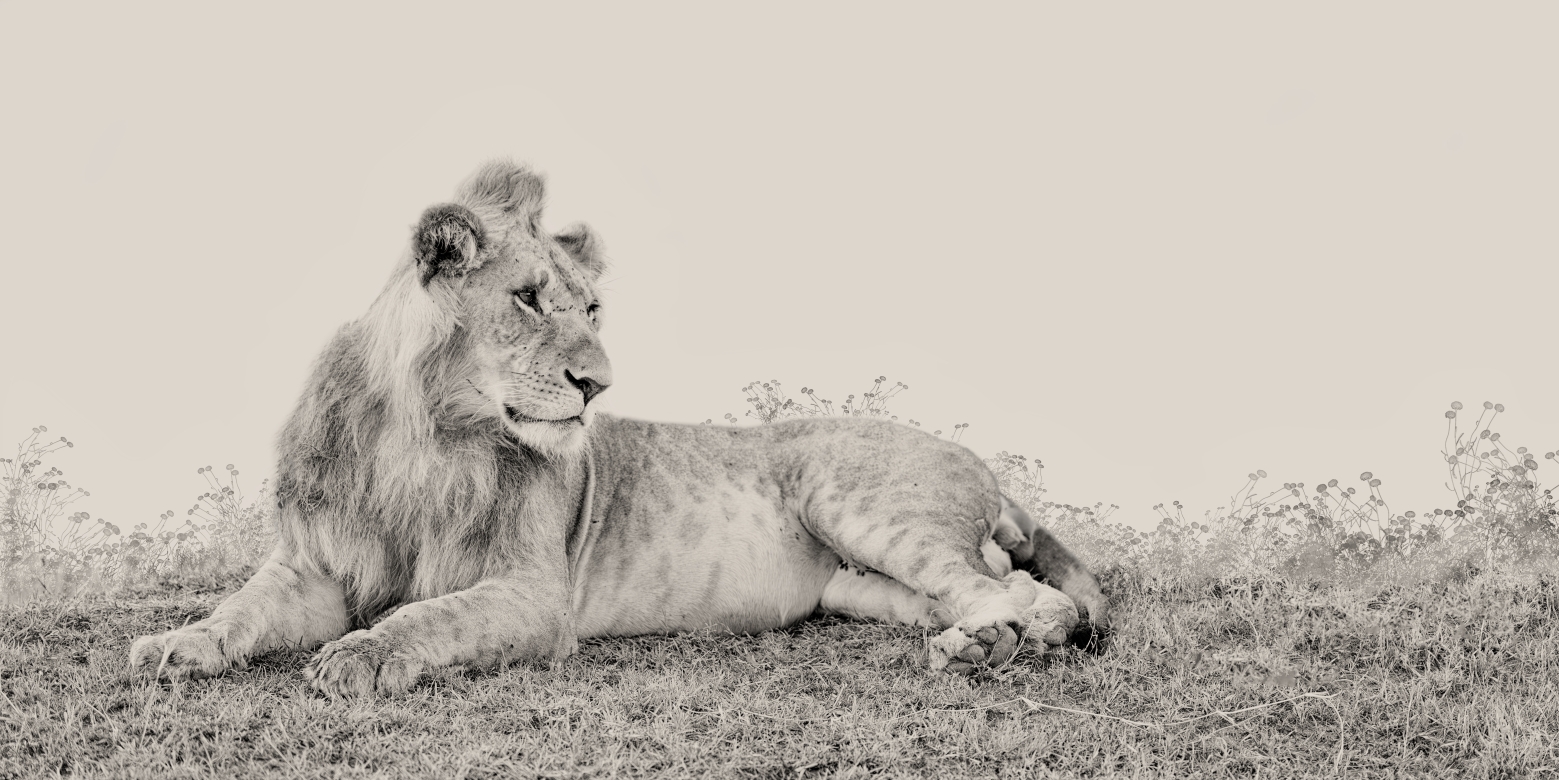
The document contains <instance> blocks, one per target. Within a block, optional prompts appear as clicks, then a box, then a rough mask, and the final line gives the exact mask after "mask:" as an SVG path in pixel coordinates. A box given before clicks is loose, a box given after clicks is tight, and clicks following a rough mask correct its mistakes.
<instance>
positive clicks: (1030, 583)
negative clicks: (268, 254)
mask: <svg viewBox="0 0 1559 780" xmlns="http://www.w3.org/2000/svg"><path fill="white" fill-rule="evenodd" d="M543 195H544V187H543V180H542V178H541V177H540V176H539V175H538V174H536V173H534V172H532V171H531V170H530V169H529V168H527V167H525V166H521V165H517V164H514V163H511V162H506V161H504V162H494V163H490V164H487V165H485V166H483V167H481V168H480V169H478V170H477V171H476V172H475V173H474V174H473V175H472V177H471V178H470V179H468V180H467V181H466V182H465V183H464V184H463V185H462V186H461V187H460V188H459V190H458V192H457V196H456V198H455V200H454V201H453V202H450V203H445V204H441V205H435V206H433V207H431V208H429V209H427V211H426V212H424V213H423V214H422V216H421V219H420V220H419V221H418V222H417V224H416V225H415V227H414V228H413V231H412V239H411V241H410V248H409V251H408V252H407V254H406V256H405V258H404V260H403V261H402V262H401V263H400V264H399V265H398V266H397V267H396V269H395V270H394V272H393V273H392V275H391V277H390V280H389V282H388V283H387V284H386V285H385V287H384V289H383V291H382V292H381V293H380V295H379V297H378V298H377V299H376V300H375V301H374V303H373V304H372V305H371V306H370V307H369V309H368V312H367V313H366V314H365V315H364V316H363V317H362V318H361V319H359V320H357V321H355V322H352V323H350V324H347V325H345V326H344V327H342V328H341V329H340V330H339V331H338V332H337V333H336V335H335V337H334V338H333V339H332V340H331V341H330V343H329V345H328V346H327V347H326V348H325V350H324V352H323V354H321V356H320V357H319V359H318V361H317V363H316V365H315V368H314V369H313V373H312V376H311V378H310V379H309V380H308V382H307V385H306V388H305V390H304V392H303V395H302V398H301V399H300V400H299V401H298V404H297V407H296V409H295V411H294V412H293V413H292V415H291V417H290V419H289V420H288V421H287V423H286V425H285V426H284V428H283V430H282V431H281V434H280V436H279V438H278V444H277V450H278V468H277V475H276V483H275V498H276V501H277V532H278V533H277V542H276V547H275V550H274V551H273V552H272V553H271V555H270V557H269V558H268V559H267V560H266V561H265V563H264V564H263V565H262V566H261V567H260V568H259V570H258V571H257V572H256V573H255V574H254V576H253V577H252V578H250V579H249V580H248V582H246V583H245V584H244V585H243V587H241V588H240V589H239V590H238V591H237V592H235V593H233V594H232V595H231V596H229V597H228V598H227V599H226V600H225V601H223V602H222V603H221V605H220V606H218V607H217V608H216V610H215V611H213V612H212V614H211V616H210V617H207V618H206V619H204V620H201V621H199V622H196V623H193V624H190V625H187V626H184V627H182V628H176V629H173V630H170V631H167V632H166V633H162V634H158V635H154V636H145V637H141V638H140V639H138V640H136V641H135V643H134V644H133V646H132V647H131V649H130V666H131V669H132V671H133V672H135V673H138V674H141V675H144V676H147V677H152V678H156V679H163V680H180V679H186V678H193V677H203V676H211V675H217V674H220V673H222V672H223V671H225V670H227V669H232V668H242V667H244V666H245V665H246V664H247V662H248V661H249V659H251V658H253V657H255V656H257V655H259V654H262V653H265V652H267V651H270V650H273V649H277V648H282V647H301V648H308V649H313V648H316V647H317V648H319V651H318V652H317V653H316V654H315V655H314V656H313V658H312V660H311V661H310V662H309V663H308V665H307V667H306V669H305V676H306V677H307V679H308V680H309V681H310V683H311V684H312V686H313V687H314V688H315V689H317V690H318V691H320V692H321V693H323V694H325V695H327V696H329V697H331V698H341V697H354V696H372V695H376V694H377V695H391V694H395V693H398V692H401V691H405V690H407V689H408V688H410V687H411V686H412V685H414V684H415V683H416V682H417V680H418V679H419V677H421V676H422V675H423V674H425V673H427V672H429V671H430V670H435V669H439V668H442V667H450V666H460V667H468V668H494V667H501V666H503V665H505V664H508V663H511V662H516V661H529V662H535V663H556V662H558V661H559V660H561V659H563V658H566V657H567V656H569V655H570V654H571V653H573V652H574V651H575V650H576V649H577V647H578V642H579V640H581V639H589V638H593V637H605V636H625V635H643V634H665V633H674V632H679V631H689V630H698V629H710V628H713V629H719V630H729V631H734V632H757V631H763V630H766V629H773V628H779V627H782V626H786V625H789V624H791V623H794V622H796V621H798V620H801V619H804V618H806V617H808V616H809V615H812V614H813V613H814V612H816V611H818V610H819V609H821V610H822V611H825V612H832V613H839V614H844V615H849V616H854V617H859V618H870V619H877V620H884V621H891V622H895V623H905V624H911V625H919V626H926V627H928V628H929V629H931V630H932V631H933V633H934V636H933V637H932V638H931V639H930V641H929V659H930V663H929V666H930V667H931V668H932V669H933V670H949V671H952V672H961V673H971V672H974V671H975V670H977V669H980V668H987V667H995V666H1000V665H1002V664H1005V663H1007V662H1008V661H1009V659H1011V658H1012V656H1013V654H1014V653H1015V652H1016V651H1017V649H1018V648H1019V644H1020V641H1021V638H1023V637H1034V638H1037V640H1038V643H1039V645H1040V649H1041V650H1044V649H1046V648H1049V647H1050V646H1053V645H1058V644H1061V643H1062V642H1064V641H1066V640H1067V639H1068V637H1069V636H1071V637H1072V641H1074V642H1092V641H1095V639H1094V638H1095V637H1097V636H1098V635H1099V632H1100V631H1102V630H1103V629H1104V628H1105V627H1106V626H1107V616H1106V604H1105V599H1104V596H1103V594H1102V593H1101V591H1100V588H1099V585H1098V582H1097V581H1096V580H1095V578H1094V577H1093V575H1091V574H1090V573H1089V572H1088V571H1087V570H1086V569H1085V568H1084V567H1083V566H1082V565H1081V564H1080V563H1079V562H1078V560H1077V558H1076V557H1075V556H1073V555H1072V553H1071V552H1069V551H1068V550H1067V549H1066V548H1065V547H1064V546H1062V545H1061V544H1060V543H1058V542H1057V541H1056V540H1055V539H1054V538H1053V537H1051V536H1050V535H1049V534H1048V533H1046V532H1045V531H1044V530H1043V529H1042V528H1040V527H1039V526H1038V524H1036V523H1035V522H1034V521H1033V520H1032V519H1031V518H1030V517H1029V516H1028V515H1027V514H1025V513H1024V512H1023V510H1022V509H1020V508H1019V507H1017V506H1016V505H1014V504H1012V503H1011V502H1009V501H1008V500H1007V499H1006V498H1005V497H1003V496H1002V494H1001V492H1000V490H999V489H998V485H997V481H996V479H995V478H994V477H993V476H992V474H991V472H990V471H989V470H988V469H987V468H986V467H985V465H984V463H983V462H982V461H981V460H980V459H979V458H978V457H976V456H975V455H974V454H973V453H971V452H970V451H969V450H967V449H965V448H964V447H962V446H961V445H958V444H956V443H953V442H949V441H945V440H942V439H939V438H937V437H934V436H931V435H928V434H926V433H924V432H921V431H918V430H915V429H912V428H909V427H906V426H902V425H899V424H897V423H894V422H889V421H884V420H879V419H869V418H814V419H803V420H790V421H785V422H779V423H774V424H770V425H764V426H754V427H736V426H732V427H716V426H712V425H677V424H665V423H654V422H642V421H639V420H632V419H624V418H618V417H612V416H609V415H606V414H597V406H598V405H597V404H596V399H597V398H599V397H600V395H601V393H602V392H604V391H605V390H606V389H607V388H609V387H610V386H611V384H612V381H613V376H612V368H611V364H610V362H609V361H608V360H607V356H606V352H605V350H604V349H603V348H602V345H601V340H600V337H599V332H600V329H601V326H602V307H601V300H600V295H599V293H598V290H597V283H598V282H599V280H600V278H601V275H602V272H603V271H604V269H605V267H606V264H605V262H604V259H603V254H602V249H601V243H600V241H599V240H598V239H597V238H596V236H595V234H594V233H593V232H592V231H591V230H590V229H589V228H588V227H586V226H584V225H582V224H576V225H572V226H570V227H567V228H565V229H563V230H562V231H561V232H558V233H555V234H550V235H549V234H548V233H546V232H545V231H543V230H542V228H541V213H542V200H543ZM1035 574H1037V575H1039V576H1040V577H1041V578H1042V579H1045V580H1048V581H1049V582H1053V583H1055V585H1056V586H1058V587H1059V590H1058V589H1056V588H1053V587H1051V586H1050V585H1047V584H1043V583H1042V582H1040V581H1037V580H1036V579H1035V578H1034V576H1033V575H1035ZM1079 608H1080V609H1079ZM1084 617H1086V620H1085V619H1084Z"/></svg>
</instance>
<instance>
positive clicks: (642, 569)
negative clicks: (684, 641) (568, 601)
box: [575, 486, 839, 637]
mask: <svg viewBox="0 0 1559 780" xmlns="http://www.w3.org/2000/svg"><path fill="white" fill-rule="evenodd" d="M606 525H607V526H608V527H606V528H603V529H602V532H601V535H600V537H599V538H597V539H596V540H595V542H594V544H593V545H592V546H591V551H590V553H589V555H588V556H587V558H586V560H585V561H583V566H582V567H581V570H580V571H579V575H580V581H579V582H578V583H577V584H576V601H575V608H576V610H577V613H576V614H577V620H578V622H577V624H576V625H577V626H578V632H579V636H580V637H590V636H610V635H616V636H623V635H633V634H649V633H665V632H674V631H685V630H695V629H701V628H719V629H727V630H731V631H741V632H747V631H761V630H764V629H769V628H777V627H779V626H784V625H788V624H790V623H793V622H795V621H797V620H800V619H801V618H804V617H806V616H807V615H810V614H811V613H812V612H813V611H814V610H815V609H816V608H817V606H818V603H819V602H820V601H821V599H822V594H823V589H824V587H826V586H827V584H828V581H829V579H830V577H832V576H833V572H834V570H835V569H836V568H837V567H838V566H839V557H838V556H837V555H835V554H834V553H833V552H832V551H831V550H829V549H828V548H827V547H825V546H824V545H823V544H822V543H821V542H819V541H817V539H815V538H814V537H813V536H812V535H811V534H810V533H808V532H807V531H806V529H804V528H803V527H802V525H801V522H800V520H799V519H798V518H797V517H796V516H795V513H793V512H789V511H787V510H786V509H785V508H784V507H781V506H778V505H777V502H776V501H775V500H774V498H773V497H772V496H771V495H765V494H764V493H763V491H759V490H757V489H747V490H743V489H740V488H738V487H736V486H725V487H724V488H723V489H719V490H716V491H714V492H713V493H712V494H710V495H708V496H706V497H705V498H703V499H702V500H697V501H695V500H691V499H688V500H677V501H675V504H674V505H672V506H650V507H640V508H636V509H635V510H634V511H631V512H627V513H624V514H621V515H618V516H616V517H611V516H608V520H607V522H606Z"/></svg>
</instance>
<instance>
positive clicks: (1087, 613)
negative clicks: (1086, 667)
mask: <svg viewBox="0 0 1559 780" xmlns="http://www.w3.org/2000/svg"><path fill="white" fill-rule="evenodd" d="M1001 515H1002V516H1001V519H1000V520H998V521H997V525H998V529H997V531H998V532H997V534H996V537H997V538H996V542H997V544H998V545H1000V546H1001V547H1002V549H1005V550H1006V551H1007V555H1009V556H1010V557H1011V558H1012V565H1013V567H1014V568H1018V569H1023V570H1025V571H1027V572H1029V573H1030V574H1032V575H1034V578H1035V579H1037V580H1041V581H1044V582H1048V583H1050V584H1051V585H1052V586H1054V587H1056V588H1058V589H1059V590H1060V591H1061V592H1062V593H1065V594H1066V595H1067V596H1070V597H1071V599H1072V601H1073V602H1074V603H1076V604H1077V611H1078V613H1079V615H1080V616H1081V617H1082V620H1080V621H1078V623H1077V628H1076V629H1075V630H1074V631H1073V632H1072V634H1071V636H1069V637H1068V638H1067V641H1068V642H1070V643H1071V644H1074V645H1077V646H1078V647H1081V648H1083V649H1085V650H1091V651H1093V652H1098V651H1100V650H1103V649H1104V642H1105V640H1106V639H1107V638H1108V636H1109V633H1110V613H1109V606H1108V604H1107V603H1106V601H1105V598H1104V592H1103V591H1102V590H1100V588H1099V580H1097V579H1095V578H1094V576H1093V574H1091V573H1089V571H1088V569H1087V568H1086V567H1084V566H1083V562H1082V561H1079V560H1078V559H1077V556H1076V555H1073V554H1072V551H1071V550H1068V549H1066V545H1064V544H1061V542H1060V541H1057V539H1056V538H1055V537H1054V536H1052V535H1051V534H1050V532H1049V531H1046V530H1045V529H1044V528H1042V527H1040V525H1039V523H1037V522H1035V521H1034V518H1032V517H1029V513H1028V512H1025V511H1023V507H1020V506H1018V505H1017V504H1014V503H1012V502H1011V501H1009V500H1007V497H1006V496H1002V497H1001ZM1007 522H1010V523H1011V524H1012V525H1014V526H1016V527H1017V530H1018V531H1020V532H1021V537H1019V535H1017V534H1011V533H1010V532H1009V533H1006V534H1004V533H1002V532H1001V531H1003V530H1008V529H1002V528H1001V527H1000V526H1003V525H1006V524H1007ZM1003 537H1007V538H1003Z"/></svg>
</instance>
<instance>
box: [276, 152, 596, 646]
mask: <svg viewBox="0 0 1559 780" xmlns="http://www.w3.org/2000/svg"><path fill="white" fill-rule="evenodd" d="M461 192H462V194H461V196H460V198H459V203H460V204H461V205H463V206H465V207H466V208H468V209H470V210H471V211H472V212H473V213H475V214H477V215H478V216H479V217H481V218H482V220H483V223H484V225H485V226H486V227H487V229H489V230H493V229H507V228H513V227H515V226H519V227H522V228H528V229H530V230H532V231H534V230H537V229H538V228H537V226H536V220H537V216H536V215H537V213H538V212H539V210H540V207H541V180H540V178H539V177H538V176H536V175H535V174H533V173H531V172H530V171H529V170H527V169H524V168H517V167H514V166H504V165H495V166H490V167H489V168H485V169H483V170H482V171H479V172H478V173H477V174H476V175H475V176H474V177H473V178H472V180H471V181H469V182H468V183H467V184H466V185H465V186H464V187H463V188H462V191H461ZM454 297H455V296H454V294H453V293H452V292H451V291H450V290H449V289H448V287H447V286H440V285H428V286H425V280H424V278H423V277H422V273H421V271H420V270H419V267H418V264H417V263H416V262H415V260H414V258H412V257H411V256H408V257H406V258H403V260H402V261H401V263H400V265H399V267H398V268H397V270H396V271H395V273H394V274H393V275H392V276H391V278H390V280H389V282H388V284H386V286H385V288H384V290H383V291H382V292H381V293H380V294H379V297H378V298H377V299H376V300H375V301H374V303H373V305H372V306H371V307H370V308H369V310H368V312H367V313H366V314H365V315H364V316H363V317H362V318H361V319H359V320H357V321H355V322H352V323H349V324H347V325H346V326H344V327H342V328H341V330H340V331H338V332H337V333H336V335H335V337H334V338H333V339H332V341H331V342H330V344H329V346H328V347H327V348H326V349H325V351H324V352H323V354H322V355H321V356H320V358H319V360H318V362H317V363H316V365H315V367H314V369H313V373H312V376H311V377H310V379H309V380H308V383H307V385H306V388H305V392H304V393H303V395H302V398H301V400H300V401H299V403H298V406H297V408H296V410H295V411H294V413H293V415H292V417H291V418H290V420H289V421H288V423H287V424H286V426H285V427H284V428H283V430H282V432H281V434H280V437H279V441H278V446H277V449H278V455H279V462H280V465H279V468H278V475H277V482H276V495H277V500H278V502H279V509H280V511H279V514H278V518H279V520H278V522H279V533H280V539H281V543H282V544H283V545H285V546H286V547H287V548H288V549H289V551H290V552H292V553H293V554H302V555H304V557H306V558H307V557H313V558H315V560H313V561H312V563H313V564H314V565H315V566H317V567H318V568H319V570H320V571H322V572H324V573H326V574H329V575H332V576H335V577H337V578H338V579H339V580H340V581H341V582H342V583H343V585H344V587H345V589H346V595H347V604H348V611H349V613H350V615H351V616H352V618H353V620H354V621H355V622H356V623H358V624H364V623H367V622H369V621H371V620H373V618H375V617H376V616H378V615H380V614H382V613H383V612H385V611H386V610H387V609H390V608H393V607H394V606H396V605H398V604H401V603H405V602H408V601H414V600H420V599H423V598H429V597H432V596H434V595H437V594H440V593H444V592H450V591H453V590H459V589H462V588H466V587H470V586H471V585H472V584H474V583H475V582H477V581H478V580H480V579H482V578H484V577H487V576H490V575H492V574H496V573H498V571H499V570H501V569H502V568H503V567H504V566H505V561H506V560H512V558H513V557H514V556H513V555H511V554H508V553H509V552H512V551H513V549H514V548H513V546H514V545H521V544H524V533H523V528H522V527H523V526H524V525H525V524H526V523H528V522H530V523H539V522H548V521H547V520H545V519H544V518H547V517H553V518H556V517H561V516H564V514H565V513H564V512H563V511H560V510H562V509H563V508H561V507H554V506H550V505H543V504H545V503H546V502H545V501H541V502H538V501H537V500H536V498H537V494H539V495H540V496H547V495H556V494H561V492H563V491H561V490H541V491H527V488H528V487H535V486H536V485H537V482H538V481H554V482H557V483H558V486H561V485H563V484H569V483H570V482H571V481H572V479H573V474H572V472H573V471H574V470H576V469H578V468H579V463H578V460H577V457H571V456H568V455H566V454H564V455H542V454H539V453H537V452H536V451H535V450H533V449H530V448H526V447H522V446H517V445H516V444H515V443H514V441H513V440H512V439H511V438H509V437H508V436H506V435H505V433H504V431H503V428H502V426H501V425H500V424H499V423H498V422H497V421H495V420H494V419H492V418H491V417H488V416H481V415H475V414H472V413H471V411H470V409H471V406H470V405H469V404H459V403H453V401H454V400H456V399H458V398H459V397H460V395H461V394H462V393H469V392H471V390H470V386H471V383H470V381H469V375H470V372H471V370H472V364H471V361H470V356H469V353H468V349H467V342H468V334H467V333H466V332H465V331H464V330H463V329H462V327H461V326H460V324H459V321H458V317H457V313H456V309H455V306H456V302H455V300H454ZM527 492H532V496H531V500H529V501H523V502H522V500H521V498H522V496H525V495H526V493H527ZM549 512H550V513H551V514H550V515H549V514H548V513H549ZM551 522H552V523H554V524H555V523H556V522H557V521H556V520H555V519H554V520H552V521H551Z"/></svg>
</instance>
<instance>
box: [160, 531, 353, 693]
mask: <svg viewBox="0 0 1559 780" xmlns="http://www.w3.org/2000/svg"><path fill="white" fill-rule="evenodd" d="M348 624H349V623H348V618H347V614H346V599H345V597H344V596H343V594H342V591H341V586H340V585H339V584H337V583H336V582H335V581H334V580H332V579H330V578H329V577H326V576H325V575H323V574H320V573H319V572H317V571H314V570H313V569H312V568H310V567H307V566H301V565H297V564H295V563H294V562H292V560H291V557H290V556H288V555H286V554H285V553H283V552H282V551H280V550H278V551H277V552H275V553H273V554H272V555H271V558H270V560H268V561H266V562H265V565H263V566H261V567H260V570H259V571H257V572H255V574H254V576H253V577H250V578H249V581H248V582H246V583H244V586H243V587H242V588H240V589H239V590H238V592H237V593H234V594H233V595H231V596H228V597H227V600H225V601H223V602H222V604H221V605H220V606H218V607H217V608H216V610H215V611H213V612H212V613H211V617H208V618H206V619H205V620H202V621H200V622H198V623H193V624H191V625H188V626H184V627H183V628H176V629H174V630H172V631H168V632H165V633H162V634H155V635H152V636H143V637H141V638H140V639H137V640H135V644H133V645H131V646H130V669H131V672H132V673H135V674H140V675H145V676H148V677H156V678H159V679H165V680H179V679H188V678H192V677H210V676H214V675H217V674H221V673H222V672H224V671H226V670H228V669H230V668H234V667H237V668H243V667H244V666H245V665H247V664H248V661H249V659H250V658H252V657H254V656H256V655H259V654H260V653H263V652H266V651H267V650H272V649H275V648H277V647H281V646H283V645H288V644H292V645H299V646H302V647H313V646H315V645H318V644H320V643H321V642H326V641H329V640H331V639H335V638H336V637H339V636H341V635H342V634H343V633H345V632H346V629H347V626H348Z"/></svg>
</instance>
